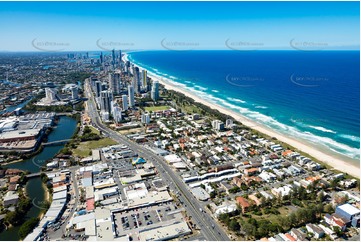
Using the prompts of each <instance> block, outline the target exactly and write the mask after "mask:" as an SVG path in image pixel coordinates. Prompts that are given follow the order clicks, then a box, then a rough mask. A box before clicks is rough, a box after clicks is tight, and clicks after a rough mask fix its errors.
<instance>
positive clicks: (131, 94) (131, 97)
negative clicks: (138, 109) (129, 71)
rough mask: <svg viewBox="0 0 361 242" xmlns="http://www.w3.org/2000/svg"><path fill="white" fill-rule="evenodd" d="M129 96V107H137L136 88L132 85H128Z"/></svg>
mask: <svg viewBox="0 0 361 242" xmlns="http://www.w3.org/2000/svg"><path fill="white" fill-rule="evenodd" d="M128 98H129V107H131V108H134V107H135V101H134V88H133V86H132V85H128Z"/></svg>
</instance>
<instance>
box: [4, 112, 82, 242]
mask: <svg viewBox="0 0 361 242" xmlns="http://www.w3.org/2000/svg"><path fill="white" fill-rule="evenodd" d="M76 125H77V122H76V120H75V119H73V118H71V117H67V116H61V117H60V119H59V122H58V124H57V125H56V126H55V127H54V129H53V131H52V132H51V133H50V134H49V135H48V141H49V142H51V141H57V140H63V139H69V138H71V137H72V135H73V134H74V131H75V129H76ZM63 147H64V145H59V146H46V147H45V148H44V149H43V150H42V152H40V153H39V154H37V155H36V156H34V157H32V158H30V159H28V160H25V161H22V162H17V163H12V164H9V165H5V166H4V167H6V168H17V169H21V170H28V171H30V172H31V173H36V172H39V171H40V168H41V166H42V165H43V164H44V163H45V162H46V161H47V160H49V159H51V158H53V157H54V156H55V155H56V154H57V153H58V152H59V151H60V150H61V149H62V148H63ZM26 193H27V195H28V196H29V197H30V199H31V201H33V203H34V204H35V205H36V206H32V207H31V209H30V210H29V211H28V213H27V214H26V216H25V218H26V219H28V218H34V217H38V216H39V215H40V214H41V204H44V201H45V190H44V187H43V185H42V182H41V179H40V177H36V178H31V179H29V181H28V182H27V184H26ZM19 228H20V226H16V227H13V228H11V229H9V230H5V231H2V232H1V233H0V240H1V241H3V240H12V241H18V240H19V235H18V232H19Z"/></svg>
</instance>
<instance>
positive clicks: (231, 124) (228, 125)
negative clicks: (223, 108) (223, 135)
mask: <svg viewBox="0 0 361 242" xmlns="http://www.w3.org/2000/svg"><path fill="white" fill-rule="evenodd" d="M232 126H233V120H232V119H227V120H226V127H227V128H232Z"/></svg>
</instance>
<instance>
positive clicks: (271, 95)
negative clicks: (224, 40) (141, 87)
mask: <svg viewBox="0 0 361 242" xmlns="http://www.w3.org/2000/svg"><path fill="white" fill-rule="evenodd" d="M359 55H360V53H359V51H141V52H132V53H129V56H128V58H129V59H130V60H131V61H132V62H134V63H136V64H137V65H139V66H141V67H143V68H145V69H148V70H149V71H150V72H153V73H155V74H157V75H159V76H162V77H164V78H167V79H169V80H171V81H173V82H174V83H177V84H178V85H182V86H183V88H186V89H188V90H189V91H192V92H195V93H197V95H198V96H200V97H202V98H204V99H207V100H209V101H211V102H214V103H217V104H219V105H222V106H224V107H226V108H229V109H231V110H233V111H236V112H238V113H240V114H242V115H244V116H246V117H248V118H250V119H252V120H254V121H256V122H258V123H261V124H263V125H266V126H268V127H270V128H272V129H274V130H276V131H278V132H280V133H283V134H287V135H289V136H292V137H295V138H301V139H303V140H306V141H308V142H310V143H313V144H315V145H317V146H322V147H323V148H324V149H325V150H330V151H334V152H337V153H339V154H342V155H345V156H347V157H349V158H351V159H353V160H355V161H356V160H359V159H360V76H359V73H360V60H359Z"/></svg>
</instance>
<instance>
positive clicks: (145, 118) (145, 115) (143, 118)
mask: <svg viewBox="0 0 361 242" xmlns="http://www.w3.org/2000/svg"><path fill="white" fill-rule="evenodd" d="M141 122H142V123H143V124H149V123H150V114H149V113H143V114H142V116H141Z"/></svg>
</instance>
